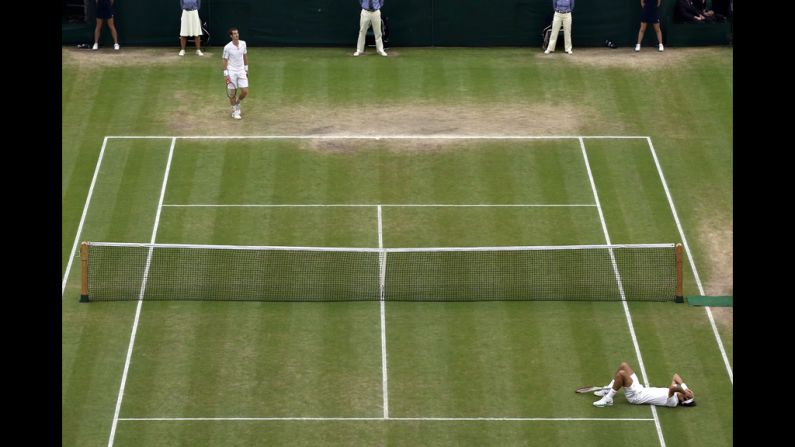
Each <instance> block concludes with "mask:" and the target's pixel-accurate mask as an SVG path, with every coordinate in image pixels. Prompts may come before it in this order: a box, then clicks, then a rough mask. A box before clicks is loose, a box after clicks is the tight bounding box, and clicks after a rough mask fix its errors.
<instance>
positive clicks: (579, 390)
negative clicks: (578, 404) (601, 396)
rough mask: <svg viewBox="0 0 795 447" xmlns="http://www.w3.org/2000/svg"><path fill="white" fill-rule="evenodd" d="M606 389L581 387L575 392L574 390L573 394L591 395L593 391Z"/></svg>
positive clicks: (604, 387)
mask: <svg viewBox="0 0 795 447" xmlns="http://www.w3.org/2000/svg"><path fill="white" fill-rule="evenodd" d="M607 388H608V387H606V386H581V387H579V388H577V389H576V390H574V392H575V393H580V394H582V393H591V392H594V391H599V390H606V389H607Z"/></svg>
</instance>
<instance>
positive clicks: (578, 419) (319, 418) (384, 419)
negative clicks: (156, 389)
mask: <svg viewBox="0 0 795 447" xmlns="http://www.w3.org/2000/svg"><path fill="white" fill-rule="evenodd" d="M119 420H120V421H163V422H180V421H321V422H322V421H398V422H400V421H431V422H438V421H450V422H457V421H485V422H502V421H518V422H532V421H561V422H581V421H601V422H615V421H630V422H639V421H653V420H654V419H652V418H488V417H480V418H433V417H428V418H422V417H415V418H386V417H383V418H364V417H362V418H357V417H350V418H344V417H339V418H334V417H328V418H324V417H281V418H279V417H276V418H247V417H237V418H235V417H229V418H120V419H119Z"/></svg>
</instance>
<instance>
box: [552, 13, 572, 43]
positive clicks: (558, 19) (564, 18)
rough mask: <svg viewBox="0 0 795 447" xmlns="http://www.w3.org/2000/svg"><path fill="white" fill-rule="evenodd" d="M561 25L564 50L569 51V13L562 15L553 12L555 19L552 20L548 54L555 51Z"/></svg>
mask: <svg viewBox="0 0 795 447" xmlns="http://www.w3.org/2000/svg"><path fill="white" fill-rule="evenodd" d="M561 23H562V24H563V43H564V49H565V50H566V51H571V13H567V14H562V13H559V12H555V17H554V18H553V19H552V34H550V35H549V46H547V51H549V52H552V51H555V44H556V43H558V33H559V32H560V25H561Z"/></svg>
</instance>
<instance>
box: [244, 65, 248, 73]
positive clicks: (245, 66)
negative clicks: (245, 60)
mask: <svg viewBox="0 0 795 447" xmlns="http://www.w3.org/2000/svg"><path fill="white" fill-rule="evenodd" d="M245 67H246V73H248V65H246V66H245Z"/></svg>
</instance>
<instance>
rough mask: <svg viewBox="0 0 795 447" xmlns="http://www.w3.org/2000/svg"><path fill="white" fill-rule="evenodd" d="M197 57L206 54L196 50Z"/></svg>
mask: <svg viewBox="0 0 795 447" xmlns="http://www.w3.org/2000/svg"><path fill="white" fill-rule="evenodd" d="M196 56H204V53H202V50H196Z"/></svg>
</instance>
